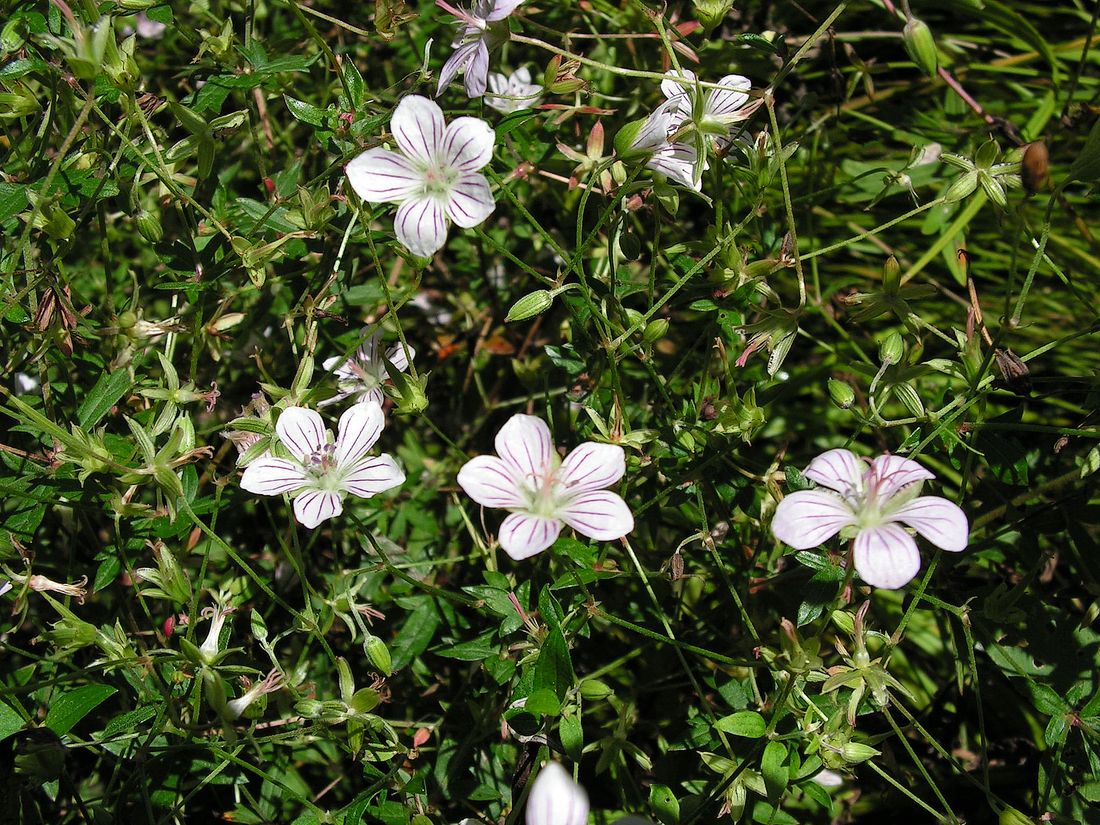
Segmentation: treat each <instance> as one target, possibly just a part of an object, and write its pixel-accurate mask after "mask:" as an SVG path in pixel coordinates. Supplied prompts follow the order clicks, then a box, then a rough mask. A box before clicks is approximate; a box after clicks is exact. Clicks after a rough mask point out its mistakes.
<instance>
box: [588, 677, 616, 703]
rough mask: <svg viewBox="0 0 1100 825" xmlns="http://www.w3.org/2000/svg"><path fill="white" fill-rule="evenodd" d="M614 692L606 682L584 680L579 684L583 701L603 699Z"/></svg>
mask: <svg viewBox="0 0 1100 825" xmlns="http://www.w3.org/2000/svg"><path fill="white" fill-rule="evenodd" d="M614 692H615V691H614V690H612V689H611V686H610V685H609V684H607V682H603V681H600V680H599V679H585V680H584V681H583V682H581V696H583V697H584V698H585V699H605V698H606V697H608V696H610V695H611V694H613V693H614Z"/></svg>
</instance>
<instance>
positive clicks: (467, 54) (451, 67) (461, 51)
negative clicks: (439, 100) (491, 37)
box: [435, 40, 478, 97]
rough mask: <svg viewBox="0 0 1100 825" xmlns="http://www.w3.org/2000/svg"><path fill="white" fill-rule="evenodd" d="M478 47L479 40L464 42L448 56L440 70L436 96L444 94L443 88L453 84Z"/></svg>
mask: <svg viewBox="0 0 1100 825" xmlns="http://www.w3.org/2000/svg"><path fill="white" fill-rule="evenodd" d="M477 47H478V41H476V40H475V41H472V42H470V43H464V44H462V45H461V46H459V47H458V48H457V49H455V50H454V52H453V53H452V54H451V56H450V57H448V58H447V62H446V63H444V64H443V68H442V69H440V70H439V83H438V85H437V86H436V89H435V96H436V97H439V96H440V95H441V94H443V90H444V89H446V88H447V87H448V86H449V85H450V84H451V81H452V80H454V79H455V76H456V75H458V73H459V72H460V71H462V70H463V69H464V68H466V65H467V64H468V63H469V62H470V61H471V60H472V59H473V57H474V53H475V52H476V51H477Z"/></svg>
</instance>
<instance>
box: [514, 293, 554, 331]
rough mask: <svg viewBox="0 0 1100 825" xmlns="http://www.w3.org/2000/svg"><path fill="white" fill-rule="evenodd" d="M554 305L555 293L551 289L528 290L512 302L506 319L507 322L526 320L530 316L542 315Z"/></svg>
mask: <svg viewBox="0 0 1100 825" xmlns="http://www.w3.org/2000/svg"><path fill="white" fill-rule="evenodd" d="M553 305H554V295H553V293H551V292H550V290H548V289H536V290H535V291H534V292H528V293H527V294H526V295H524V296H523V297H522V298H520V299H519V300H518V301H516V302H515V303H514V304H512V308H511V309H509V310H508V314H507V315H506V316H505V317H504V321H505V323H511V322H513V321H526V320H527V319H528V318H534V317H535V316H536V315H542V313H544V312H546V310H548V309H550V307H552V306H553Z"/></svg>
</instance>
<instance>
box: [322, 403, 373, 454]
mask: <svg viewBox="0 0 1100 825" xmlns="http://www.w3.org/2000/svg"><path fill="white" fill-rule="evenodd" d="M385 426H386V419H385V416H383V415H382V408H381V407H380V406H379V405H378V404H374V403H360V404H352V405H351V406H350V407H348V408H347V409H346V410H345V411H344V414H343V415H342V416H340V428H339V434H338V435H337V436H336V449H335V451H334V453H333V457H334V458H335V459H336V464H337V465H338V466H340V467H347V466H350V465H352V464H356V463H358V462H359V460H360V459H361V458H363V456H365V455H366V454H367V450H369V449H370V448H371V447H373V446H374V442H375V441H377V440H378V436H380V435H381V434H382V428H383V427H385Z"/></svg>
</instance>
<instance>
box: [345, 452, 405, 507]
mask: <svg viewBox="0 0 1100 825" xmlns="http://www.w3.org/2000/svg"><path fill="white" fill-rule="evenodd" d="M404 483H405V473H404V472H402V470H401V468H400V467H398V466H397V462H396V461H394V460H393V458H392V457H391V456H390V455H388V454H386V453H383V454H382V455H379V456H372V457H371V458H365V459H363V460H362V461H361V462H360V463H359V464H357V465H355V467H354V468H353V469H352V470H351V471H350V472H349V473H348V474H347V475H346V476H344V480H343V482H342V486H343V487H344V489H346V490H347V491H348V492H349V493H351V494H353V495H356V496H359V497H360V498H370V497H371V496H373V495H374V494H375V493H381V492H384V491H385V490H391V489H393V488H394V487H398V486H400V485H402V484H404Z"/></svg>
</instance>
